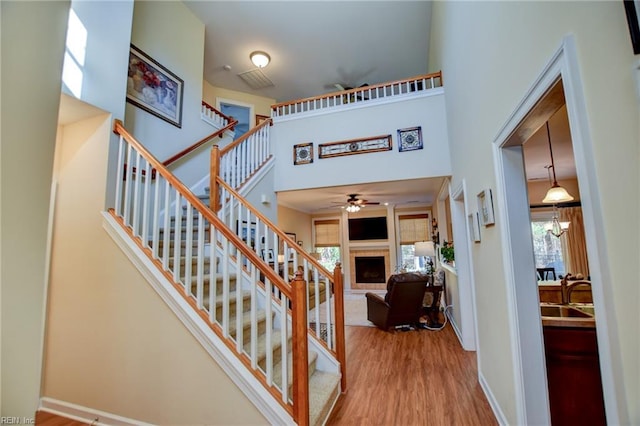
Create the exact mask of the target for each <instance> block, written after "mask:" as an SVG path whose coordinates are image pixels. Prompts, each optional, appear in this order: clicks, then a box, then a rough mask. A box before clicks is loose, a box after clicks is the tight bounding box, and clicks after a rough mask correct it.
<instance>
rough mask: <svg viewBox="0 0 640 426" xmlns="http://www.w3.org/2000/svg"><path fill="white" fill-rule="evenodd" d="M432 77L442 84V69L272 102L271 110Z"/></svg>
mask: <svg viewBox="0 0 640 426" xmlns="http://www.w3.org/2000/svg"><path fill="white" fill-rule="evenodd" d="M432 78H440V82H441V84H444V83H443V82H442V71H438V72H434V73H430V74H423V75H417V76H415V77H410V78H404V79H402V80H395V81H388V82H386V83H379V84H373V85H371V86H364V87H356V88H353V89H349V90H340V91H337V92H331V93H325V94H323V95H317V96H312V97H309V98H302V99H295V100H292V101H286V102H280V103H277V104H273V105H271V110H272V111H273V110H277V109H278V108H281V107H285V106H288V105H295V104H300V103H305V102H312V101H317V100H320V99H324V98H331V97H334V96H336V97H337V96H345V95H350V94H352V93H359V92H365V91H368V90H376V89H380V88H384V87H387V86H393V85H396V84H402V83H411V82H413V81H417V80H430V79H432Z"/></svg>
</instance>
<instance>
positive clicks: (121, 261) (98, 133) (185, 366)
mask: <svg viewBox="0 0 640 426" xmlns="http://www.w3.org/2000/svg"><path fill="white" fill-rule="evenodd" d="M110 132H111V119H110V116H109V115H102V116H99V117H94V118H90V119H87V120H84V121H80V122H77V123H74V124H70V125H67V126H65V127H63V128H62V129H61V130H60V135H61V139H60V140H59V141H58V144H57V146H56V149H57V151H58V152H57V153H56V158H57V159H59V161H58V163H57V164H58V167H57V173H56V177H57V179H58V183H59V190H58V196H57V199H56V217H55V225H54V234H53V252H54V256H53V259H52V265H51V281H50V299H49V313H48V318H47V340H46V363H45V375H44V390H43V396H46V397H50V398H55V399H59V400H62V401H65V402H70V403H73V404H78V405H81V406H85V407H89V408H92V409H97V410H102V411H105V412H108V413H114V414H118V415H120V416H124V417H127V418H132V419H137V420H141V421H144V422H149V423H155V424H167V425H168V424H265V423H266V421H265V419H264V418H263V417H262V416H261V415H260V413H259V412H258V411H257V410H256V409H255V408H254V406H253V405H252V404H251V403H250V402H249V401H248V400H247V399H246V398H245V397H244V395H243V394H242V393H241V392H240V391H239V390H238V388H237V387H236V386H235V385H234V384H233V383H232V382H231V380H230V379H229V378H228V377H227V375H226V374H225V373H224V372H223V371H222V370H221V369H220V367H218V365H217V364H216V363H215V362H214V361H213V360H212V359H211V357H210V356H209V355H208V354H207V352H205V350H204V349H203V348H202V347H201V346H200V344H199V343H198V342H197V341H196V339H195V338H194V337H193V336H192V335H191V334H190V333H189V332H188V331H187V330H186V328H185V327H184V326H183V325H182V324H181V323H180V321H179V320H178V319H177V317H176V316H175V315H174V314H173V313H172V312H171V311H170V309H169V308H168V307H167V306H166V304H165V303H164V302H163V301H162V300H161V299H160V297H159V296H158V295H157V294H156V292H155V291H154V290H153V289H152V288H151V287H150V285H149V284H148V283H147V282H146V280H145V279H144V278H143V276H142V275H141V274H140V273H139V272H138V271H137V270H136V269H135V267H134V266H133V265H132V263H131V262H130V261H129V260H128V259H127V258H126V256H125V255H124V254H123V252H122V251H121V250H120V249H119V248H118V247H117V246H116V244H115V243H114V242H113V241H112V240H111V238H110V237H109V236H108V235H107V233H106V232H105V230H104V229H103V227H102V221H103V219H102V215H101V212H102V210H103V208H102V206H103V204H102V203H103V199H104V190H105V185H106V182H105V176H106V167H107V162H106V159H105V155H106V152H107V141H108V140H109V135H110Z"/></svg>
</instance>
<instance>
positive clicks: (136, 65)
mask: <svg viewBox="0 0 640 426" xmlns="http://www.w3.org/2000/svg"><path fill="white" fill-rule="evenodd" d="M183 91H184V81H183V80H182V79H181V78H180V77H178V76H177V75H175V74H174V73H172V72H171V71H169V70H168V69H166V68H165V67H163V66H162V65H160V64H159V63H158V62H156V61H155V60H154V59H153V58H151V57H150V56H149V55H147V54H146V53H144V52H143V51H142V50H140V49H138V48H137V47H136V46H134V45H133V44H132V45H131V48H130V50H129V68H128V72H127V102H129V103H131V104H133V105H135V106H137V107H138V108H141V109H143V110H145V111H147V112H148V113H150V114H153V115H155V116H156V117H159V118H161V119H163V120H165V121H167V122H169V123H171V124H173V125H174V126H176V127H180V128H181V127H182V94H183Z"/></svg>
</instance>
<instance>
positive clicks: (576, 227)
mask: <svg viewBox="0 0 640 426" xmlns="http://www.w3.org/2000/svg"><path fill="white" fill-rule="evenodd" d="M558 210H559V213H560V221H561V222H571V225H569V230H567V232H565V235H564V241H563V244H562V255H563V257H564V259H565V268H564V269H565V271H566V272H567V273H568V272H571V274H572V275H574V276H575V275H577V274H582V275H584V277H585V279H586V278H587V277H588V276H589V274H590V273H589V261H588V259H587V242H586V239H585V236H584V220H583V218H582V208H581V207H565V208H561V209H558Z"/></svg>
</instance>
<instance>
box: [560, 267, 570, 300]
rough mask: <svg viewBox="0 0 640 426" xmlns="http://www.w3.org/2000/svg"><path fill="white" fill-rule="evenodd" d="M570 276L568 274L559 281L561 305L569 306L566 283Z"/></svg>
mask: <svg viewBox="0 0 640 426" xmlns="http://www.w3.org/2000/svg"><path fill="white" fill-rule="evenodd" d="M570 276H571V274H570V273H568V274H567V275H565V276H564V277H563V278H562V279H561V280H560V297H561V299H562V304H563V305H568V304H569V291H568V290H569V286H568V285H567V281H568V280H569V277H570Z"/></svg>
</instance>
